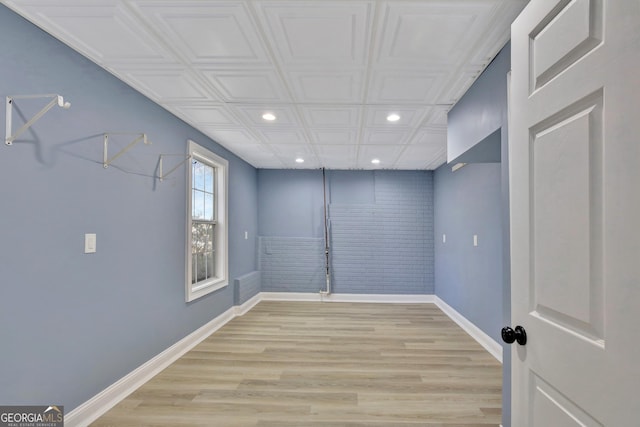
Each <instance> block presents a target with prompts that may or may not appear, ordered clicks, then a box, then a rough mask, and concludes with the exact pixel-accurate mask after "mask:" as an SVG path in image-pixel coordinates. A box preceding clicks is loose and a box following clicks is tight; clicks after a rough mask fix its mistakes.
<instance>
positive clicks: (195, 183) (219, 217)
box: [186, 141, 229, 301]
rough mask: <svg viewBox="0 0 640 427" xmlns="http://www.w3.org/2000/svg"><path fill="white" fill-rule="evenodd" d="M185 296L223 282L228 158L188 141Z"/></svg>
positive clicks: (208, 290) (193, 296) (200, 293)
mask: <svg viewBox="0 0 640 427" xmlns="http://www.w3.org/2000/svg"><path fill="white" fill-rule="evenodd" d="M189 155H190V156H191V161H190V167H189V168H187V170H188V172H187V173H188V177H187V194H188V196H187V199H188V202H187V212H188V213H187V251H186V252H187V280H186V300H187V301H193V300H195V299H197V298H200V297H201V296H203V295H206V294H209V293H211V292H213V291H215V290H217V289H220V288H223V287H225V286H227V284H228V283H229V280H228V270H229V269H228V244H227V241H228V224H227V167H228V164H229V163H228V162H227V161H226V160H225V159H223V158H222V157H219V156H217V155H215V154H213V153H212V152H211V151H209V150H207V149H206V148H204V147H202V146H200V145H198V144H196V143H195V142H193V141H189Z"/></svg>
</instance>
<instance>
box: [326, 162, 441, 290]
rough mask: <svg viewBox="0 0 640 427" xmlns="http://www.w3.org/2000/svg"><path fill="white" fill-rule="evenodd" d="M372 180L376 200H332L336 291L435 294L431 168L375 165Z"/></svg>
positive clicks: (334, 288)
mask: <svg viewBox="0 0 640 427" xmlns="http://www.w3.org/2000/svg"><path fill="white" fill-rule="evenodd" d="M372 184H373V187H374V191H373V196H374V200H373V203H358V202H356V203H348V202H347V201H346V200H345V198H343V197H340V199H342V200H340V203H331V205H330V209H329V211H330V220H331V267H332V284H333V292H335V293H369V294H432V293H433V292H434V245H433V174H432V172H422V171H420V172H418V171H376V172H375V173H374V175H373V180H372ZM334 191H335V189H334V188H333V187H332V193H333V192H334ZM354 199H355V198H354Z"/></svg>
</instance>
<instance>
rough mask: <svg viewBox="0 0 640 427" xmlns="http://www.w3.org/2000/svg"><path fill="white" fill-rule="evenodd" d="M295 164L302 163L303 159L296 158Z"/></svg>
mask: <svg viewBox="0 0 640 427" xmlns="http://www.w3.org/2000/svg"><path fill="white" fill-rule="evenodd" d="M296 163H304V159H303V158H302V157H298V158H297V159H296Z"/></svg>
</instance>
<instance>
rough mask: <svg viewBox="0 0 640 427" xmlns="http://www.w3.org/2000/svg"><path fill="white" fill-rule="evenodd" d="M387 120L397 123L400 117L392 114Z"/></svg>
mask: <svg viewBox="0 0 640 427" xmlns="http://www.w3.org/2000/svg"><path fill="white" fill-rule="evenodd" d="M387 120H388V121H390V122H397V121H398V120H400V116H399V115H397V114H396V113H392V114H389V115H388V116H387Z"/></svg>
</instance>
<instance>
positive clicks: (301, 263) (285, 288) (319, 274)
mask: <svg viewBox="0 0 640 427" xmlns="http://www.w3.org/2000/svg"><path fill="white" fill-rule="evenodd" d="M259 245H260V247H259V255H258V257H259V263H260V270H261V273H262V291H264V292H319V291H320V290H322V289H324V287H325V270H324V265H325V264H324V239H322V238H312V237H266V236H261V237H260V238H259Z"/></svg>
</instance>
